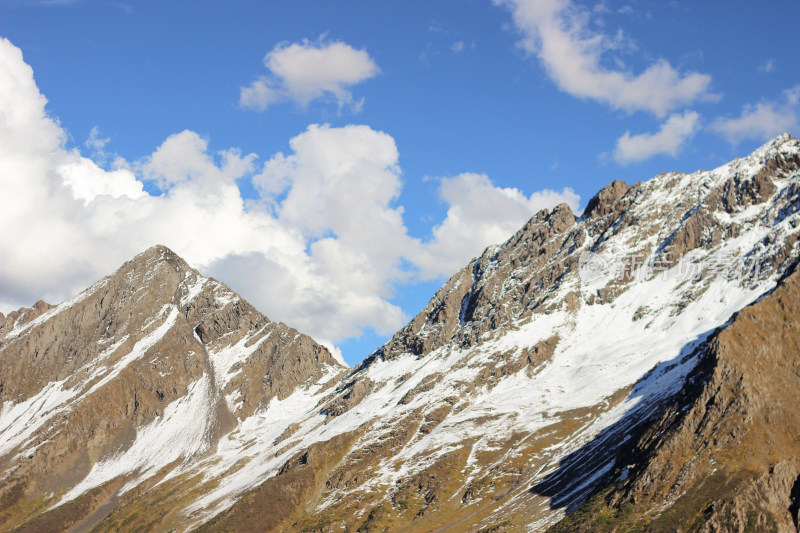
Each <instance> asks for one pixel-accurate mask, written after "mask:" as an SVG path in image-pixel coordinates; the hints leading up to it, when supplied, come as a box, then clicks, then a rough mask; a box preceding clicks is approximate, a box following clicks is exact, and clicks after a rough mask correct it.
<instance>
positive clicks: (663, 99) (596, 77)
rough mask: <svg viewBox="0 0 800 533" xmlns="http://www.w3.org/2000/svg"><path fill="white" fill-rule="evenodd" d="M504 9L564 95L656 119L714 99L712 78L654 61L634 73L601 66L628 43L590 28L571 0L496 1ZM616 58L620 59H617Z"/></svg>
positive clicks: (585, 14) (525, 45)
mask: <svg viewBox="0 0 800 533" xmlns="http://www.w3.org/2000/svg"><path fill="white" fill-rule="evenodd" d="M495 2H496V3H498V4H501V5H505V6H507V7H508V8H509V9H510V10H511V13H512V16H513V21H514V24H515V26H516V27H517V29H518V30H519V31H520V33H521V34H522V41H521V42H520V44H521V46H522V47H523V48H524V49H525V50H526V51H527V52H528V53H531V54H534V55H536V56H537V57H538V58H539V60H540V61H541V63H542V65H543V67H544V69H545V70H546V71H547V74H548V75H549V76H550V78H552V80H553V81H554V82H555V83H556V85H557V86H558V87H559V88H560V89H561V90H563V91H565V92H567V93H569V94H571V95H573V96H576V97H578V98H585V99H591V100H596V101H598V102H601V103H603V104H606V105H608V106H610V107H611V108H613V109H619V110H623V111H627V112H633V111H648V112H651V113H653V114H655V115H656V116H658V117H663V116H665V115H667V114H668V113H669V112H670V111H672V110H674V109H676V108H680V107H682V106H685V105H688V104H691V103H693V102H696V101H698V100H704V99H714V98H716V96H715V95H713V94H711V93H710V92H709V86H710V84H711V76H709V75H708V74H701V73H698V72H687V73H681V72H679V71H678V70H676V69H675V68H674V67H673V66H672V65H671V64H670V63H669V62H668V61H667V60H665V59H658V60H656V61H655V62H654V63H652V64H651V65H650V66H649V67H647V68H646V69H645V70H644V71H642V72H640V73H638V74H636V73H634V72H632V71H630V70H628V69H626V68H624V67H623V66H620V67H618V68H616V69H614V68H609V67H607V66H605V64H604V57H605V56H606V55H607V54H608V53H609V52H612V51H614V50H616V49H619V48H620V47H623V46H625V43H626V40H625V39H624V37H623V36H622V35H621V34H619V33H618V34H617V35H616V36H613V37H610V36H608V35H605V34H603V33H599V32H597V31H594V30H592V29H591V28H589V21H590V20H591V16H592V13H591V12H589V11H588V10H587V9H585V8H581V7H578V6H576V5H573V4H572V3H571V2H570V1H569V0H495ZM615 59H619V58H615Z"/></svg>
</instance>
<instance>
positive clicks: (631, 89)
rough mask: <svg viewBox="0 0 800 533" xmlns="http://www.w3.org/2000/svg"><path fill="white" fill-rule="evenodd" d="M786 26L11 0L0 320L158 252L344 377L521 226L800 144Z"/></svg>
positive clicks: (794, 62)
mask: <svg viewBox="0 0 800 533" xmlns="http://www.w3.org/2000/svg"><path fill="white" fill-rule="evenodd" d="M798 18H800V3H798V2H796V1H774V2H766V1H758V2H754V1H728V2H717V1H709V2H659V1H646V0H640V1H612V0H608V1H605V2H580V1H577V0H573V1H567V0H536V1H533V0H514V1H507V2H491V1H488V0H487V1H465V2H454V1H453V2H451V1H447V2H444V1H442V2H430V1H405V2H366V1H365V2H356V1H353V2H306V1H291V2H290V1H285V2H284V1H276V2H225V3H222V2H183V1H174V2H136V3H125V2H106V1H101V0H82V1H77V0H75V1H70V0H51V1H41V2H38V1H21V0H0V37H3V38H4V39H6V41H4V42H3V46H2V50H1V52H2V53H1V54H0V62H2V65H3V67H2V68H3V71H0V72H3V73H4V76H5V77H6V80H7V82H6V83H3V82H0V129H1V130H2V131H0V160H2V161H0V166H2V165H6V166H5V167H4V168H0V171H2V178H0V179H2V180H3V187H4V189H5V190H6V191H10V192H9V194H5V195H4V197H3V199H2V200H0V204H2V205H0V208H2V211H3V212H4V214H3V215H2V217H3V219H2V223H3V226H4V227H5V228H12V229H13V231H11V232H8V231H7V232H5V233H6V234H7V235H6V236H4V237H2V238H0V248H2V249H1V250H0V253H2V256H3V258H4V259H3V260H2V261H3V262H4V265H3V267H2V269H0V270H1V271H0V295H1V296H0V310H2V311H4V312H7V311H9V310H11V309H14V308H17V307H19V306H21V305H30V304H32V303H33V302H34V301H36V300H37V299H39V298H44V299H46V300H48V301H58V300H61V299H64V298H66V297H68V296H70V295H71V294H74V293H75V291H77V290H80V289H81V288H83V287H85V286H87V285H89V284H91V283H92V282H93V281H94V280H96V279H97V278H99V277H101V276H102V275H105V274H108V273H110V272H111V271H113V269H114V268H115V267H116V266H118V265H119V264H120V263H121V262H122V261H124V260H126V259H129V258H130V257H132V256H133V255H135V254H136V253H138V252H139V251H142V249H144V248H146V247H147V246H149V245H151V244H155V243H157V242H161V243H163V244H167V245H168V246H171V247H172V248H173V249H175V251H176V252H177V253H179V254H181V255H182V256H183V257H185V258H186V259H187V260H188V261H190V263H192V264H193V265H194V266H196V267H198V268H200V269H201V270H202V271H203V272H204V273H207V274H209V275H213V276H215V277H217V278H218V279H220V280H221V281H224V282H226V283H228V284H229V285H230V286H231V287H232V288H234V289H235V290H237V291H239V292H240V293H241V294H242V295H243V296H244V297H245V298H246V299H248V300H250V301H251V302H252V303H254V304H255V305H256V306H257V307H258V308H259V309H261V310H262V311H264V312H266V313H267V315H268V316H270V318H272V319H275V320H282V321H285V322H287V323H289V324H290V325H293V326H295V327H297V328H298V329H300V330H301V331H304V332H308V333H310V334H312V336H315V337H316V338H318V339H320V340H322V341H325V342H326V343H328V344H329V345H330V346H336V347H338V348H339V349H341V350H342V352H343V355H344V358H345V359H346V360H347V361H348V362H350V363H354V362H357V361H358V360H360V359H361V358H363V357H364V356H365V355H367V354H368V353H369V352H370V351H371V350H372V349H373V348H375V347H376V346H377V345H379V344H380V343H381V342H383V341H384V340H385V339H386V338H387V335H389V334H391V332H393V331H394V330H396V329H397V328H398V327H400V326H402V324H403V323H404V321H405V320H406V319H408V318H410V317H411V316H413V314H415V313H416V312H417V311H418V310H419V309H420V308H421V307H422V306H423V305H424V304H425V303H426V302H427V300H428V299H429V298H430V296H431V295H432V294H433V292H434V291H435V289H436V288H437V287H438V286H439V285H440V284H441V282H442V281H443V280H444V279H446V278H447V277H448V276H449V275H450V274H452V273H453V272H454V271H455V270H456V269H457V268H459V267H460V266H463V265H465V264H466V262H467V261H468V260H469V258H471V257H473V256H475V255H478V254H479V253H480V251H481V250H482V249H483V248H484V247H485V246H486V245H488V244H492V243H498V242H501V241H502V240H504V239H505V238H506V237H508V236H509V235H510V234H511V233H513V231H515V230H516V229H517V228H518V227H519V226H521V225H522V223H523V222H524V221H525V219H526V218H527V217H529V216H530V215H531V214H533V211H535V210H537V209H541V208H547V207H552V206H554V205H555V204H556V203H559V202H561V201H566V202H567V203H569V204H570V205H571V206H572V207H573V208H574V209H575V210H576V211H577V210H580V209H581V208H582V207H583V206H584V205H585V204H586V202H587V201H588V199H589V198H590V197H591V196H592V195H593V194H594V193H595V192H596V191H597V190H598V189H599V188H600V187H602V186H603V185H605V184H607V183H609V182H610V181H612V180H614V179H623V180H625V181H627V182H629V183H632V182H636V181H640V180H644V179H648V178H650V177H652V176H653V175H655V174H657V173H660V172H665V171H672V170H678V171H686V172H690V171H694V170H697V169H700V168H712V167H714V166H716V165H719V164H721V163H723V162H726V161H728V160H730V159H732V158H733V157H736V156H742V155H745V154H747V153H749V152H750V151H751V150H752V149H753V148H755V147H756V146H758V145H759V144H761V143H762V142H764V141H766V140H767V139H769V138H771V137H773V136H774V135H777V134H778V133H781V132H783V131H789V132H790V133H792V134H794V135H798V134H800V128H798V121H799V120H800V103H799V102H798V101H799V100H800V68H798V67H800V64H799V63H800V61H799V60H798V59H797V53H796V49H797V43H796V41H797V38H796V21H797V20H798ZM20 53H21V55H20ZM0 79H2V78H0ZM8 80H13V81H12V82H8ZM33 80H35V82H34V81H33ZM42 96H43V97H44V98H46V99H47V104H46V107H44V108H43V110H42V106H43V105H44V104H43V102H44V100H42ZM19 110H24V113H23V112H19V113H18V114H19V117H16V118H14V116H15V115H14V113H17V112H18V111H19ZM3 137H5V140H3ZM26 139H33V140H32V141H29V142H27V141H26V142H23V141H25V140H26Z"/></svg>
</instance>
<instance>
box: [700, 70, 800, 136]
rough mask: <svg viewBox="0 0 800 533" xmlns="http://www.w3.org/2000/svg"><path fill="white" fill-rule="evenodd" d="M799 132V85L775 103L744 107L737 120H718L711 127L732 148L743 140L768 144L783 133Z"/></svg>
mask: <svg viewBox="0 0 800 533" xmlns="http://www.w3.org/2000/svg"><path fill="white" fill-rule="evenodd" d="M799 129H800V85H796V86H794V87H792V88H791V89H788V90H786V91H784V92H783V97H782V98H780V99H777V100H762V101H760V102H758V103H757V104H755V105H746V106H744V108H743V109H742V112H741V113H740V114H739V116H738V117H720V118H717V119H716V120H714V122H712V124H711V130H712V131H715V132H717V133H719V134H720V135H722V136H723V137H725V139H726V140H727V141H728V142H729V143H731V144H734V145H735V144H739V143H740V142H742V141H743V140H745V139H755V140H758V141H766V140H769V139H771V138H773V137H775V136H776V135H778V134H780V133H784V132H787V131H788V132H796V131H798V130H799Z"/></svg>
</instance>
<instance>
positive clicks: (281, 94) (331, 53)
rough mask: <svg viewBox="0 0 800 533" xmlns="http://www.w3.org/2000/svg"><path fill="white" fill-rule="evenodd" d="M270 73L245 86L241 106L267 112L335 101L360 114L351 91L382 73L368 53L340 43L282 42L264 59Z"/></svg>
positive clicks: (240, 101) (242, 90) (357, 102)
mask: <svg viewBox="0 0 800 533" xmlns="http://www.w3.org/2000/svg"><path fill="white" fill-rule="evenodd" d="M264 66H266V67H267V69H268V70H269V74H268V75H266V76H260V77H259V78H258V79H256V80H255V81H254V82H253V83H252V84H250V85H249V86H247V87H242V88H241V90H240V94H239V104H240V105H241V106H242V107H244V108H248V109H254V110H258V111H264V110H266V109H267V108H268V107H269V106H271V105H272V104H275V103H278V102H283V101H287V100H288V101H293V102H296V103H298V104H300V105H302V106H307V105H308V104H309V103H310V102H312V101H313V100H317V99H331V100H333V101H335V102H336V103H337V105H338V106H339V108H340V109H341V108H342V107H343V106H345V105H351V106H353V107H354V109H355V110H356V111H357V110H358V109H359V107H360V104H361V101H360V100H359V101H354V99H353V94H352V92H351V91H350V88H351V87H352V86H353V85H356V84H358V83H361V82H363V81H365V80H368V79H369V78H372V77H373V76H375V75H377V74H378V73H379V72H380V69H379V68H378V65H377V64H376V63H375V62H374V61H373V60H372V58H371V57H370V56H369V54H368V53H367V52H366V51H365V50H356V49H355V48H353V47H351V46H350V45H348V44H346V43H343V42H340V41H334V42H325V41H323V40H322V39H320V41H319V42H316V43H314V42H310V41H308V40H303V41H302V42H299V43H280V44H278V45H277V46H275V48H273V49H272V50H271V51H270V52H268V53H267V55H266V56H265V57H264Z"/></svg>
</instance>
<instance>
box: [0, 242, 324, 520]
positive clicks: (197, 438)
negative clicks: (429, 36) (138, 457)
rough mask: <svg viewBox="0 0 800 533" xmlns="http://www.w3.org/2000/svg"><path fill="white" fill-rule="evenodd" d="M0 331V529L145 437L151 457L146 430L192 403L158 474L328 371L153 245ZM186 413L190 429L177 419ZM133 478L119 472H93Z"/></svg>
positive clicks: (314, 351)
mask: <svg viewBox="0 0 800 533" xmlns="http://www.w3.org/2000/svg"><path fill="white" fill-rule="evenodd" d="M3 334H4V335H3V338H2V348H1V349H0V407H2V414H3V415H4V416H3V425H2V427H1V429H2V431H3V439H2V441H3V443H2V445H1V446H0V465H2V467H3V470H4V472H5V475H4V477H3V479H2V482H0V498H2V497H7V496H8V495H9V494H17V495H18V496H15V497H14V498H15V502H16V504H17V507H18V510H17V512H18V513H19V514H17V515H12V514H9V512H6V513H2V512H0V527H6V526H3V525H2V523H3V521H4V520H5V521H6V525H9V524H10V525H13V522H11V520H12V519H23V520H24V519H25V514H24V511H22V507H19V506H22V505H27V506H31V503H30V502H32V501H36V499H37V498H39V497H40V496H39V495H41V494H43V493H59V491H69V490H70V489H73V488H74V487H75V486H80V482H81V480H82V479H84V478H85V477H86V476H87V475H89V474H90V473H91V474H93V475H94V474H98V475H99V474H102V469H100V470H98V463H99V464H101V465H102V464H108V463H109V462H113V460H112V459H110V458H112V457H114V456H117V457H119V456H124V455H125V453H126V452H130V451H131V450H133V449H134V448H135V442H136V439H137V437H141V435H142V434H147V433H148V430H149V431H151V432H153V433H154V435H153V439H154V440H153V449H151V450H150V452H149V453H156V454H157V453H158V452H159V448H158V447H159V446H164V443H161V444H159V443H158V438H157V437H158V435H156V433H158V430H157V427H158V426H159V424H162V423H164V422H165V421H166V420H168V419H169V418H170V417H173V418H175V417H176V416H178V415H176V414H175V412H180V409H179V408H177V406H178V405H181V404H184V405H186V406H191V409H188V410H185V411H186V412H185V414H183V415H181V419H176V420H175V422H176V423H178V424H179V425H184V426H185V428H186V429H185V435H186V436H187V439H188V442H187V440H182V439H181V431H182V430H181V429H180V428H173V432H174V435H173V437H174V438H173V440H172V441H171V442H167V443H166V446H167V448H170V449H169V450H167V449H164V450H163V452H164V454H165V458H164V460H163V461H161V463H163V464H162V465H161V466H167V463H170V462H171V461H172V460H173V459H178V458H183V459H184V460H186V459H188V458H191V457H202V456H203V455H205V454H208V453H209V452H212V451H213V450H214V449H215V448H216V446H217V442H218V441H219V439H220V438H221V437H222V435H224V434H225V433H227V432H229V431H230V430H232V429H233V428H234V427H235V425H236V417H241V416H247V415H249V414H251V413H252V412H253V411H255V410H256V409H257V408H258V407H259V406H261V405H264V404H266V403H268V402H269V401H270V400H271V399H272V398H274V397H277V398H283V397H286V396H288V395H289V394H291V392H292V391H293V390H294V389H295V388H296V387H298V386H301V385H304V384H306V383H308V382H309V381H311V382H315V381H317V380H319V379H321V378H322V376H324V375H327V373H328V370H327V369H328V368H338V367H339V365H338V363H336V362H335V360H334V359H333V357H332V356H331V355H330V354H329V353H328V351H327V349H325V348H324V347H322V346H320V345H318V344H316V343H314V342H313V341H312V340H311V339H310V338H308V337H306V336H305V335H301V334H299V333H297V332H296V331H295V330H293V329H291V328H289V327H288V326H285V325H284V324H278V323H274V322H271V321H270V320H269V319H268V318H266V317H265V316H263V315H262V314H260V313H258V312H257V311H256V310H255V309H254V308H253V307H252V306H250V305H249V304H248V303H247V302H245V301H244V300H242V299H241V298H239V297H238V296H237V295H236V294H234V293H233V292H231V291H230V290H229V289H228V288H227V287H225V286H224V285H222V284H220V283H218V282H217V281H215V280H213V279H209V278H204V277H203V276H201V275H200V274H199V273H198V272H197V271H196V270H194V269H192V268H190V267H189V266H188V265H187V264H186V263H185V262H184V261H183V260H182V259H181V258H179V257H178V256H177V255H175V254H174V253H173V252H172V251H170V250H169V249H167V248H165V247H163V246H156V247H153V248H151V249H149V250H147V251H146V252H145V253H143V254H141V255H139V256H137V257H136V258H135V259H133V260H132V261H130V262H128V263H126V264H124V265H123V266H122V267H121V268H120V269H119V270H118V271H117V272H115V273H114V274H113V275H111V276H109V277H108V278H105V279H103V280H101V281H100V282H98V283H97V284H95V285H94V286H93V287H91V288H90V289H88V290H87V291H85V292H84V293H82V294H80V295H79V296H77V297H76V298H74V299H73V300H71V301H69V302H66V303H64V304H62V305H60V306H55V307H54V306H49V305H47V304H44V303H43V302H39V303H37V304H36V305H35V306H34V307H33V309H22V310H20V311H18V312H15V313H10V314H9V316H8V317H6V321H5V324H4V329H3ZM171 406H172V407H171ZM190 414H192V415H194V416H197V417H200V418H199V419H197V420H192V419H191V418H186V419H183V417H185V416H187V415H190ZM180 446H185V449H182V450H181V449H177V450H176V449H174V448H175V447H180ZM170 454H171V455H170ZM157 463H158V461H157ZM137 468H138V467H136V465H135V462H134V465H133V466H131V467H130V468H126V467H125V466H124V465H122V464H120V465H117V467H116V469H115V468H111V469H109V470H108V471H106V472H105V474H104V475H105V476H106V477H108V478H109V479H113V478H116V477H117V476H123V477H124V476H129V475H131V474H134V473H135V472H136V470H137ZM144 477H145V478H146V477H148V476H146V475H145V476H144ZM4 495H5V496H4ZM12 503H14V502H12ZM98 505H99V503H98ZM14 507H15V506H14V505H12V506H11V508H12V509H13V508H14ZM33 509H36V507H35V506H33Z"/></svg>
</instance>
